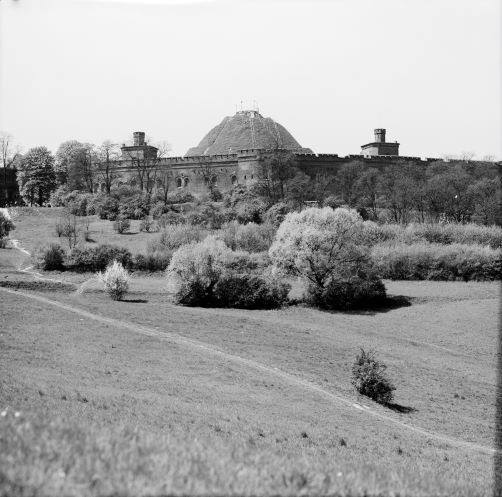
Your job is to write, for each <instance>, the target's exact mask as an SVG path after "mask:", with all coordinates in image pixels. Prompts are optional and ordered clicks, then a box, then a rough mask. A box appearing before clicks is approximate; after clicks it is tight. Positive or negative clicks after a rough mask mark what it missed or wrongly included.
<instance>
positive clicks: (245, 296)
mask: <svg viewBox="0 0 502 497" xmlns="http://www.w3.org/2000/svg"><path fill="white" fill-rule="evenodd" d="M289 290H290V287H289V286H288V285H286V284H283V283H280V282H278V281H270V280H268V279H266V278H263V277H262V276H256V275H253V274H242V273H241V274H239V273H231V272H227V273H225V274H224V275H223V276H222V277H221V278H220V279H219V280H218V282H217V283H216V285H215V287H214V293H213V302H214V306H215V307H233V308H238V309H275V308H277V307H280V306H281V305H283V304H284V303H285V302H286V301H287V297H288V293H289Z"/></svg>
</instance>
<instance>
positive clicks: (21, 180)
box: [17, 147, 57, 205]
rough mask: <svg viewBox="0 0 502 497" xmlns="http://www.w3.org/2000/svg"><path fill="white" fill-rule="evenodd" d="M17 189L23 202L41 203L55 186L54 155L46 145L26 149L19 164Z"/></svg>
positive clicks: (45, 200)
mask: <svg viewBox="0 0 502 497" xmlns="http://www.w3.org/2000/svg"><path fill="white" fill-rule="evenodd" d="M17 181H18V184H19V190H20V192H21V196H22V197H23V200H24V201H25V203H27V204H29V205H34V204H36V205H43V204H44V203H45V202H47V201H48V200H49V197H50V195H51V193H52V192H53V190H55V188H56V185H57V183H56V174H55V171H54V156H53V155H52V154H51V152H50V151H49V150H48V149H47V148H46V147H35V148H31V149H30V150H28V152H27V153H26V154H25V155H24V156H23V158H22V160H21V163H20V165H19V173H18V175H17Z"/></svg>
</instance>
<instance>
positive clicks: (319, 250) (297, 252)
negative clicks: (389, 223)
mask: <svg viewBox="0 0 502 497" xmlns="http://www.w3.org/2000/svg"><path fill="white" fill-rule="evenodd" d="M362 238H363V222H362V219H361V218H360V216H359V215H358V214H357V212H355V211H353V210H347V209H336V210H333V209H331V208H330V207H324V208H323V209H317V208H309V209H305V210H303V211H302V212H291V213H289V214H288V215H287V216H286V218H285V219H284V221H283V222H282V224H281V225H280V226H279V229H278V230H277V233H276V236H275V241H274V243H273V244H272V246H271V247H270V250H269V254H270V258H271V260H272V262H273V263H274V264H275V265H276V266H277V267H279V268H281V269H283V270H285V271H286V272H287V273H289V274H293V275H298V276H302V277H304V278H306V279H307V280H308V281H309V282H311V283H312V284H314V285H316V286H319V287H321V288H322V287H324V286H325V284H326V283H327V282H328V281H329V280H330V279H331V278H332V277H333V276H334V275H336V276H349V275H352V274H353V273H354V271H355V270H357V268H358V266H359V264H360V263H361V262H363V261H365V256H366V252H365V250H364V247H362V245H361V242H362Z"/></svg>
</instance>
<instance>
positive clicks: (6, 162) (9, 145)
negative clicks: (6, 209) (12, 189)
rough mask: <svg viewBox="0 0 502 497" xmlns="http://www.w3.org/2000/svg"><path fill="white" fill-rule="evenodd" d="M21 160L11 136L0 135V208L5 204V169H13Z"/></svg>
mask: <svg viewBox="0 0 502 497" xmlns="http://www.w3.org/2000/svg"><path fill="white" fill-rule="evenodd" d="M20 158H21V155H20V151H19V148H18V147H16V146H14V145H13V141H12V136H10V135H9V134H7V133H0V160H1V166H2V183H3V187H2V188H1V189H0V191H1V192H2V195H1V196H0V206H2V207H3V206H5V205H6V204H7V169H13V168H14V167H15V166H16V164H18V163H19V160H20Z"/></svg>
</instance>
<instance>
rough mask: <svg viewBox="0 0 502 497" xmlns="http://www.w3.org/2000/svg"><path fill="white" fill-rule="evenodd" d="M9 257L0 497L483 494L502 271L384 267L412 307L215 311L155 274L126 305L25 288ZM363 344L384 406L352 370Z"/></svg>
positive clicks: (2, 295) (5, 260) (1, 269)
mask: <svg viewBox="0 0 502 497" xmlns="http://www.w3.org/2000/svg"><path fill="white" fill-rule="evenodd" d="M17 224H19V221H18V223H17ZM110 224H111V223H110ZM23 229H24V228H23ZM26 229H27V228H26ZM33 229H35V228H33ZM14 233H15V236H16V238H19V239H20V240H21V243H22V245H23V246H29V245H27V244H24V243H23V238H22V237H21V236H20V233H21V231H19V232H14ZM14 233H13V235H14ZM20 257H21V256H20V255H19V252H18V251H15V250H2V251H0V282H1V281H2V279H3V280H10V281H15V280H16V279H20V280H23V281H24V282H25V285H24V287H23V288H21V290H20V291H18V292H17V293H16V292H14V293H12V291H11V292H6V290H5V289H1V288H0V312H1V315H2V318H3V323H4V326H3V327H2V330H1V332H0V382H1V387H0V410H2V412H0V414H2V413H4V414H3V415H2V416H0V495H5V496H7V495H9V496H10V495H91V496H94V495H112V494H114V495H161V494H164V495H165V494H169V493H170V494H173V493H175V494H182V493H191V494H199V495H202V494H208V493H212V494H222V493H233V494H244V495H253V494H259V495H271V494H276V495H297V494H299V493H302V494H304V495H313V494H319V495H325V494H328V493H331V494H335V493H338V494H339V495H345V496H348V495H381V494H393V495H452V494H455V495H489V494H490V493H491V491H492V488H491V482H492V477H493V469H492V468H493V464H492V460H493V453H492V452H491V451H490V448H491V447H492V446H493V442H492V441H493V438H494V417H495V413H494V409H495V406H494V404H495V389H496V386H495V385H496V371H495V368H496V350H497V332H498V329H497V310H498V299H499V285H498V284H497V283H437V282H386V286H387V290H388V292H389V293H390V294H393V295H404V296H407V297H408V298H409V299H410V302H411V306H408V307H401V308H397V309H392V310H388V311H387V312H378V313H374V312H373V313H372V312H364V313H327V312H320V311H317V310H314V309H308V308H304V307H291V308H286V309H282V310H277V311H242V310H233V309H225V310H223V309H218V310H216V309H201V308H183V307H179V306H175V305H173V304H172V303H171V301H170V295H169V294H168V292H167V291H166V289H165V283H164V280H163V279H162V278H160V277H154V278H152V277H149V278H146V277H136V278H134V279H133V280H132V288H131V290H132V292H131V293H130V294H129V295H128V297H127V301H126V302H114V301H111V300H109V299H108V298H107V297H105V295H104V294H103V293H102V292H101V291H100V290H99V289H98V288H97V287H96V285H95V284H94V283H93V282H90V283H88V284H86V285H84V288H85V289H86V290H85V291H84V292H83V293H76V292H72V291H68V290H65V291H54V290H51V289H50V288H51V286H50V284H47V287H46V288H41V287H40V286H39V287H36V286H30V281H32V277H31V276H29V275H26V274H19V273H17V272H16V271H15V269H14V267H15V266H16V265H18V264H19V263H20ZM69 276H70V278H73V280H72V281H73V283H74V284H75V285H76V286H75V287H78V286H79V285H80V284H81V283H82V282H83V278H84V276H82V275H80V276H79V277H78V278H76V277H75V276H72V275H69ZM65 277H66V276H65ZM7 290H8V289H7ZM24 294H26V295H24ZM30 296H31V297H32V298H30ZM33 297H34V298H35V299H34V298H33ZM36 299H38V300H36ZM44 299H45V300H44ZM359 347H365V348H372V347H373V348H376V349H377V351H378V354H379V357H380V358H381V359H382V360H383V361H384V362H385V363H386V364H387V365H388V373H389V376H390V377H391V379H392V380H393V381H394V383H395V384H396V387H397V390H396V396H395V402H396V404H395V406H394V408H393V409H389V408H385V407H383V406H380V405H378V404H375V403H373V402H372V401H370V400H368V399H366V398H361V397H359V396H358V395H357V393H356V392H355V391H354V390H353V388H352V386H351V385H350V368H351V365H352V362H353V360H354V358H355V355H356V354H357V352H358V349H359ZM16 413H19V414H18V415H17V416H16ZM464 442H466V443H464Z"/></svg>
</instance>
